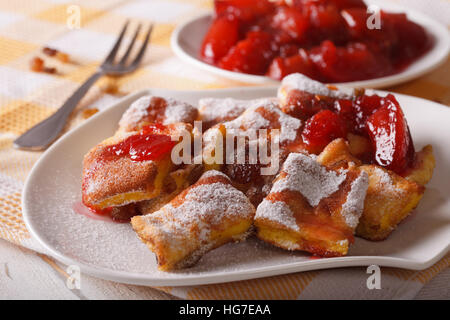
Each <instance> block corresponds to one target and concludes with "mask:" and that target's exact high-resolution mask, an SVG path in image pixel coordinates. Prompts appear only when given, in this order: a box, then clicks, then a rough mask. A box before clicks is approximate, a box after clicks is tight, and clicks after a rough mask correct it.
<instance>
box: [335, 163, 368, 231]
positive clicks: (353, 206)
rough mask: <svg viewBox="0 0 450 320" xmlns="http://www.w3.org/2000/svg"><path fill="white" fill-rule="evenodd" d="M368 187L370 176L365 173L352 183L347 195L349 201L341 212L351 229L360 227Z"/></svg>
mask: <svg viewBox="0 0 450 320" xmlns="http://www.w3.org/2000/svg"><path fill="white" fill-rule="evenodd" d="M368 186H369V176H368V175H367V173H366V172H364V171H362V172H361V173H360V175H359V176H358V177H357V178H356V179H355V180H353V182H352V185H351V189H350V191H349V193H348V194H347V200H346V201H345V203H344V204H343V206H342V210H341V214H342V216H343V217H344V219H345V222H346V223H347V225H348V226H349V227H350V228H356V226H357V225H358V222H359V218H360V217H361V214H362V212H363V209H364V200H365V198H366V192H367V187H368Z"/></svg>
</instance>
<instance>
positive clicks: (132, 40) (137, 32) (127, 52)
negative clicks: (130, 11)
mask: <svg viewBox="0 0 450 320" xmlns="http://www.w3.org/2000/svg"><path fill="white" fill-rule="evenodd" d="M141 27H142V25H141V24H139V25H138V27H137V29H136V32H135V33H134V35H133V39H131V42H130V45H129V46H128V49H127V51H126V52H125V54H124V55H123V57H122V59H120V62H119V64H120V65H124V64H125V62H126V61H127V59H128V56H129V55H130V53H131V49H133V46H134V43H135V41H136V38H137V36H138V34H139V32H140V31H141Z"/></svg>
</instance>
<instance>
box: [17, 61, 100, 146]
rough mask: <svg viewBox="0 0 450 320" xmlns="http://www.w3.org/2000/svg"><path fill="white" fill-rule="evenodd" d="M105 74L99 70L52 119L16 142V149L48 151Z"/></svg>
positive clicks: (29, 131) (41, 123) (40, 123)
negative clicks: (72, 115)
mask: <svg viewBox="0 0 450 320" xmlns="http://www.w3.org/2000/svg"><path fill="white" fill-rule="evenodd" d="M103 74H104V72H103V71H101V70H99V71H97V72H96V73H94V74H93V75H92V76H90V77H89V78H88V79H87V80H86V81H85V82H84V83H83V84H82V85H81V86H80V87H79V88H78V89H77V90H76V91H75V92H74V93H73V94H72V96H70V98H69V99H67V101H66V102H65V103H64V104H63V105H62V106H61V107H60V108H59V109H58V110H57V111H56V112H55V113H54V114H53V115H51V116H50V117H48V118H47V119H45V120H43V121H41V122H39V123H38V124H37V125H35V126H34V127H32V128H31V129H29V130H28V131H27V132H25V133H24V134H22V135H21V136H20V137H19V138H17V139H16V140H15V141H14V147H16V148H19V149H26V150H43V149H46V148H47V147H48V146H49V145H50V144H51V143H52V142H53V141H54V140H55V139H56V138H57V137H58V136H59V134H60V132H61V131H62V129H63V128H64V126H65V124H66V121H67V118H68V117H69V115H70V114H71V113H72V111H73V109H75V107H76V106H77V104H78V102H80V100H81V99H82V98H83V97H84V96H85V95H86V92H87V91H88V90H89V88H90V87H91V86H92V85H93V84H94V83H95V82H96V81H97V80H98V78H100V77H101V76H102V75H103Z"/></svg>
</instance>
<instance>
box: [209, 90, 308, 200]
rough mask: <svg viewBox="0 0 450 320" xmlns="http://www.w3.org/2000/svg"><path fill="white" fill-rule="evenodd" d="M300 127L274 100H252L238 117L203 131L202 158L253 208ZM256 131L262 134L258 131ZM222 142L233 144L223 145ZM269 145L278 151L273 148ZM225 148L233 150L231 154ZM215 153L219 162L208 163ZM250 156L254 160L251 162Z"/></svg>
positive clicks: (266, 187) (295, 141) (295, 139)
mask: <svg viewBox="0 0 450 320" xmlns="http://www.w3.org/2000/svg"><path fill="white" fill-rule="evenodd" d="M301 125H302V121H301V120H299V119H296V118H293V117H291V116H289V115H287V114H285V113H283V112H282V111H281V110H280V109H279V107H278V104H277V102H276V100H274V99H259V100H252V105H251V106H250V107H248V108H247V109H246V110H245V111H244V113H242V114H241V115H240V116H239V117H237V118H236V119H234V120H231V121H228V122H224V123H222V124H218V125H216V126H214V127H212V128H210V129H209V130H207V131H206V132H205V134H204V139H203V140H204V144H205V146H204V153H203V159H204V160H205V161H207V162H208V164H207V165H210V166H212V168H214V169H222V170H223V171H224V172H225V173H226V174H227V175H228V176H229V177H230V179H231V180H232V181H233V184H234V185H235V186H236V187H237V188H238V189H239V190H241V191H243V192H244V193H245V194H246V195H247V196H248V197H249V198H250V200H251V202H252V203H253V204H254V205H255V206H257V205H258V204H259V203H260V202H261V201H262V199H263V198H264V197H265V196H266V195H267V194H268V192H269V190H270V187H271V185H272V180H273V178H274V177H275V175H276V174H277V173H278V171H279V169H280V167H281V165H282V163H283V161H284V159H285V158H286V156H287V153H288V150H287V146H289V145H291V144H294V143H297V142H298V140H299V139H300V129H301ZM260 129H263V131H264V133H262V132H261V131H258V130H260ZM263 134H265V136H264V137H263V136H262V135H263ZM225 138H226V139H225ZM225 140H227V142H230V141H231V142H233V141H235V142H233V144H232V145H227V143H226V142H225ZM240 142H241V145H239V143H240ZM272 143H275V144H276V145H277V146H279V148H277V149H273V148H272V145H271V144H272ZM228 148H233V149H232V152H230V151H229V149H228ZM212 150H215V151H216V152H212ZM252 150H253V151H252ZM217 152H219V153H220V154H221V156H220V157H219V159H220V160H222V162H221V163H220V164H217V163H214V164H211V163H213V162H214V161H215V160H214V159H210V157H211V155H212V154H214V157H213V158H216V157H215V156H216V154H217ZM230 154H231V155H232V157H231V159H230V158H225V156H224V155H227V156H228V157H229V156H230ZM251 154H252V155H254V156H255V158H256V159H254V160H255V161H253V162H252V161H251V158H250V155H251ZM258 155H259V157H257V156H258ZM263 156H265V157H266V159H265V161H263V160H262V159H263ZM230 160H231V161H230ZM263 168H264V169H263ZM261 170H263V171H261ZM264 170H266V171H264ZM261 172H264V174H261Z"/></svg>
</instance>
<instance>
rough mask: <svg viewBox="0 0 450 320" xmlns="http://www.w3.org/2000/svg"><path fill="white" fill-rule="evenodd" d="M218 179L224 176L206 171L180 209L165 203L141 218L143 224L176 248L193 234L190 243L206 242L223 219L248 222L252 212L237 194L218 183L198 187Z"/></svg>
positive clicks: (240, 194) (230, 187) (241, 194)
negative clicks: (196, 240) (214, 178)
mask: <svg viewBox="0 0 450 320" xmlns="http://www.w3.org/2000/svg"><path fill="white" fill-rule="evenodd" d="M219 175H220V176H224V174H223V173H219V172H217V171H215V170H211V171H208V172H207V173H205V174H204V175H203V176H202V177H201V178H200V180H199V181H198V183H197V185H194V187H193V188H191V189H190V190H189V192H188V193H187V194H186V196H185V199H184V201H183V203H182V204H181V205H179V206H177V207H174V206H173V205H172V203H169V204H167V205H165V206H164V207H162V208H161V209H160V210H159V211H157V212H155V213H152V214H149V215H146V216H144V217H143V219H144V221H146V223H148V224H151V225H153V226H157V227H158V229H159V232H160V235H161V236H163V237H164V240H165V241H168V242H169V243H171V244H173V245H178V244H179V243H180V241H184V240H185V239H186V238H187V237H188V235H189V234H192V233H196V232H198V233H197V235H196V236H193V238H194V239H198V240H199V241H200V243H205V242H207V241H208V239H209V235H210V232H211V229H212V228H213V227H214V226H218V225H220V224H221V223H222V222H223V219H225V218H227V217H236V218H242V219H247V218H251V217H252V215H253V214H254V208H253V206H252V205H251V203H250V201H249V200H248V199H247V197H246V196H245V195H244V194H243V193H242V192H241V191H239V190H237V189H235V188H234V187H233V186H232V185H230V184H225V183H220V182H215V183H211V184H202V181H204V179H206V178H208V177H211V176H219ZM196 230H197V231H196ZM189 238H192V237H189Z"/></svg>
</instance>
